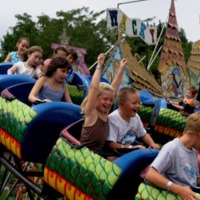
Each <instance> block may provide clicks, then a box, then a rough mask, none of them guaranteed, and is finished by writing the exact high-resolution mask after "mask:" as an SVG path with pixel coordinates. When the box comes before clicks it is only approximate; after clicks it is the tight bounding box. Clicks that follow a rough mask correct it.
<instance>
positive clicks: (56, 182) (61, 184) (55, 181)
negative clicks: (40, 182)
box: [44, 166, 93, 200]
mask: <svg viewBox="0 0 200 200" xmlns="http://www.w3.org/2000/svg"><path fill="white" fill-rule="evenodd" d="M44 181H45V182H46V183H48V184H49V185H50V186H51V187H53V188H54V189H55V190H57V191H59V192H60V193H61V194H63V195H64V196H66V197H67V198H68V199H69V200H93V198H92V197H90V196H88V195H87V194H85V193H83V192H82V191H81V190H79V189H78V188H77V187H75V186H74V185H72V184H71V183H70V182H68V181H67V180H66V179H64V178H62V177H61V176H60V175H59V174H58V173H56V172H54V171H52V170H50V169H49V168H48V167H46V166H45V168H44Z"/></svg>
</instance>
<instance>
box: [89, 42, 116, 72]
mask: <svg viewBox="0 0 200 200" xmlns="http://www.w3.org/2000/svg"><path fill="white" fill-rule="evenodd" d="M113 48H114V45H112V47H111V48H110V49H109V50H108V51H106V53H104V54H105V55H107V54H108V53H109V52H110V51H111V50H112V49H113ZM97 62H98V61H96V62H95V63H94V64H93V65H92V66H91V67H90V68H89V70H91V69H92V68H93V67H94V66H95V65H96V64H97Z"/></svg>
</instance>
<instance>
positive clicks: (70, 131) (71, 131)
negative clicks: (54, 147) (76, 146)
mask: <svg viewBox="0 0 200 200" xmlns="http://www.w3.org/2000/svg"><path fill="white" fill-rule="evenodd" d="M83 122H84V118H82V119H80V120H78V121H76V122H74V123H72V124H70V125H69V126H67V127H66V128H65V129H63V130H62V132H61V135H62V136H63V137H65V138H67V137H68V135H71V136H73V137H74V138H75V139H76V140H78V141H79V140H80V136H81V130H82V126H83Z"/></svg>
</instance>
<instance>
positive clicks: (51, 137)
mask: <svg viewBox="0 0 200 200" xmlns="http://www.w3.org/2000/svg"><path fill="white" fill-rule="evenodd" d="M33 109H34V110H35V111H36V112H37V116H36V117H35V118H34V119H33V120H32V121H31V123H30V125H29V126H28V128H27V130H26V133H25V135H24V137H23V140H22V158H23V160H26V161H31V162H39V163H45V161H46V158H47V157H48V154H49V153H50V151H51V149H52V147H53V145H54V144H55V142H56V140H57V139H58V138H59V136H60V132H61V131H62V130H63V129H64V128H65V127H66V126H68V125H69V124H72V123H73V122H75V121H77V120H79V119H81V118H82V114H81V110H80V107H79V106H78V105H75V104H70V103H66V102H50V103H45V104H39V105H37V106H34V107H33Z"/></svg>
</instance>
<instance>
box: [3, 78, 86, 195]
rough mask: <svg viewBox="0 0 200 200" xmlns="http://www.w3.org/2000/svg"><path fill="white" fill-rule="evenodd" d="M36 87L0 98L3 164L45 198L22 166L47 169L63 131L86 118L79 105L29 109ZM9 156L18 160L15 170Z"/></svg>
mask: <svg viewBox="0 0 200 200" xmlns="http://www.w3.org/2000/svg"><path fill="white" fill-rule="evenodd" d="M13 77H14V76H13ZM33 84H34V83H30V82H29V83H28V82H27V83H20V84H17V85H15V86H10V87H9V88H7V89H5V90H3V92H2V96H1V97H0V144H1V158H0V163H1V164H3V165H4V166H6V168H7V169H8V170H9V171H11V173H12V174H14V175H15V176H16V177H17V178H19V179H20V180H23V182H25V183H26V184H27V185H28V186H29V187H30V188H32V189H33V191H35V192H36V193H37V194H41V193H42V191H41V188H38V187H37V186H36V185H34V184H33V183H32V182H31V181H30V180H29V178H28V175H27V176H26V174H25V172H22V171H21V169H19V167H20V165H19V163H20V162H21V161H28V162H34V163H41V164H42V165H44V164H45V162H46V159H47V157H48V155H49V153H50V151H51V149H52V147H53V145H54V144H55V142H56V140H57V139H58V138H59V134H60V132H61V130H62V129H63V128H65V127H66V126H68V125H69V124H71V123H73V122H75V121H77V120H78V119H80V118H82V114H81V112H80V107H79V106H78V105H75V104H69V103H66V102H51V103H46V104H41V105H37V106H34V108H31V107H30V106H28V105H29V103H28V101H27V97H28V94H29V91H30V90H31V88H32V86H33ZM12 93H13V94H15V95H13V94H12ZM26 104H28V105H26ZM5 152H9V154H10V155H11V156H13V157H14V158H15V159H14V160H15V166H13V163H11V162H12V161H13V159H12V161H11V160H9V159H7V158H8V157H7V156H5ZM16 162H17V163H18V164H17V165H18V168H17V167H16ZM22 174H23V175H22ZM42 174H43V173H42ZM29 176H30V173H29ZM4 181H6V179H4V180H2V182H1V187H0V190H1V191H2V190H3V187H4V186H5V184H6V183H5V182H4Z"/></svg>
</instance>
